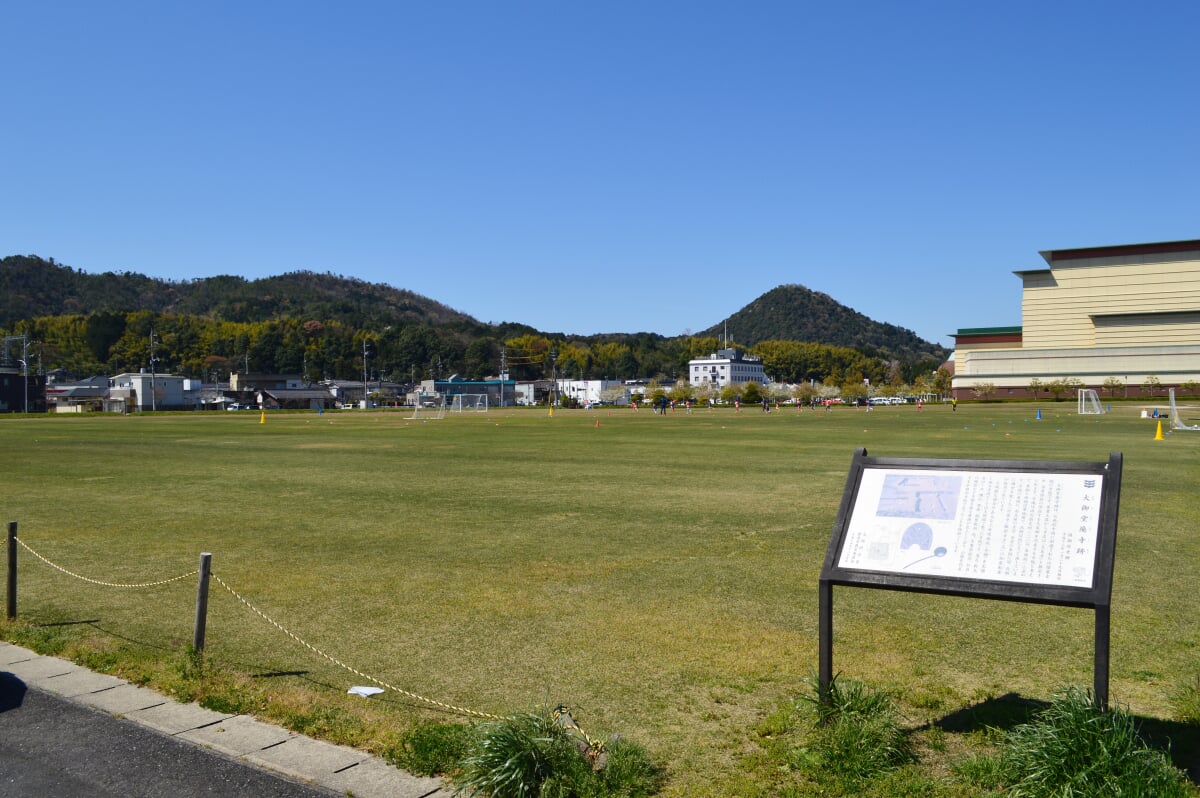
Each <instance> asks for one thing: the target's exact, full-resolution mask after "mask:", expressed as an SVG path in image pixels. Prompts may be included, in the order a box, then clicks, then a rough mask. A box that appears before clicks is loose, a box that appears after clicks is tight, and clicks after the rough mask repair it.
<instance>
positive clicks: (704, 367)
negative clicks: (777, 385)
mask: <svg viewBox="0 0 1200 798" xmlns="http://www.w3.org/2000/svg"><path fill="white" fill-rule="evenodd" d="M766 381H767V374H766V372H765V371H763V364H762V358H760V357H755V356H754V355H747V354H746V353H745V352H739V351H738V350H737V349H718V350H717V351H716V352H714V353H713V354H711V355H709V356H708V357H698V358H693V359H692V360H689V361H688V382H690V383H691V384H692V385H715V386H716V387H718V388H724V387H725V386H726V385H729V384H730V383H733V384H737V383H743V382H757V383H759V384H760V385H762V384H765V383H766Z"/></svg>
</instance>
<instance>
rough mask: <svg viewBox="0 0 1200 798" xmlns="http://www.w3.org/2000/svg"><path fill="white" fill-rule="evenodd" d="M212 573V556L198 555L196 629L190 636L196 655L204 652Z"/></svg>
mask: <svg viewBox="0 0 1200 798" xmlns="http://www.w3.org/2000/svg"><path fill="white" fill-rule="evenodd" d="M211 573H212V554H210V553H209V552H201V554H200V580H199V582H198V583H197V585H196V628H195V632H194V633H193V635H192V648H193V649H195V651H196V653H197V654H201V653H203V652H204V626H205V622H206V619H207V617H208V577H209V575H210V574H211Z"/></svg>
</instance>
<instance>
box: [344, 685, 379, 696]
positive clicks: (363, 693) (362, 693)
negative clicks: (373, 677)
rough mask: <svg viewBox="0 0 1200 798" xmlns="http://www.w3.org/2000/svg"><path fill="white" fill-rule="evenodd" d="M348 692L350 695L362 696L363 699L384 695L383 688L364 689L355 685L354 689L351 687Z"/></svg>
mask: <svg viewBox="0 0 1200 798" xmlns="http://www.w3.org/2000/svg"><path fill="white" fill-rule="evenodd" d="M346 692H347V693H349V694H350V695H360V696H362V697H363V698H370V697H371V696H373V695H378V694H379V693H382V692H383V688H382V687H363V686H361V685H355V686H354V687H351V688H350V689H349V690H347V691H346Z"/></svg>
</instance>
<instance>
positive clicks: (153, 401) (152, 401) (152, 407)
mask: <svg viewBox="0 0 1200 798" xmlns="http://www.w3.org/2000/svg"><path fill="white" fill-rule="evenodd" d="M143 404H145V403H144V402H143ZM150 410H151V411H154V410H158V401H157V400H156V399H155V397H154V328H153V327H151V328H150Z"/></svg>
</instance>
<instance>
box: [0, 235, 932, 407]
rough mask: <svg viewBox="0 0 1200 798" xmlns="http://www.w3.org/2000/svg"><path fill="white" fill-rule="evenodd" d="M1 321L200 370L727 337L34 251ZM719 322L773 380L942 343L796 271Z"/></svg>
mask: <svg viewBox="0 0 1200 798" xmlns="http://www.w3.org/2000/svg"><path fill="white" fill-rule="evenodd" d="M721 329H723V328H721ZM0 332H3V334H4V335H6V336H7V335H24V336H26V337H27V338H28V340H30V341H31V342H34V344H35V345H34V348H33V349H32V352H33V353H35V354H36V357H37V359H38V361H37V362H38V363H39V364H40V366H39V368H40V369H42V370H45V371H52V370H59V371H62V372H64V373H65V374H66V375H68V376H77V377H82V376H90V375H92V374H100V373H107V374H115V373H119V372H121V371H137V370H138V369H142V368H151V367H153V368H155V369H158V370H161V371H169V372H173V373H179V374H183V375H186V376H191V377H200V378H204V379H209V380H211V379H225V378H228V375H229V373H230V372H232V371H251V372H268V373H291V374H302V375H305V376H306V377H307V378H310V379H313V380H319V379H323V378H336V379H359V378H362V377H363V376H364V375H366V376H367V377H368V378H370V379H373V380H374V379H388V380H395V381H398V382H408V381H411V380H419V379H428V378H443V377H448V376H450V375H452V374H459V375H460V376H462V377H464V378H468V379H484V378H487V377H492V376H495V375H497V374H499V373H500V371H501V366H502V365H503V366H504V368H506V369H507V371H508V373H509V374H510V375H511V376H512V377H513V378H515V379H534V378H542V377H548V376H550V375H551V374H555V373H556V374H558V375H559V376H565V377H572V378H586V379H596V378H609V379H630V378H635V377H655V378H659V379H661V380H670V381H672V382H673V381H674V380H676V379H679V378H685V377H686V376H687V362H688V360H689V359H690V358H692V357H696V356H700V355H707V354H709V353H711V352H714V351H716V349H718V348H719V347H720V346H721V344H722V343H725V341H723V340H722V339H720V338H719V337H718V335H717V333H718V328H717V327H714V328H712V329H711V330H710V331H708V332H709V334H707V335H704V334H702V335H698V336H690V335H689V336H682V337H676V338H665V337H663V336H661V335H656V334H653V333H645V332H642V333H620V334H609V335H596V336H572V335H563V334H561V333H544V332H539V331H537V330H536V329H534V328H532V327H529V326H528V325H524V324H519V323H513V322H505V323H502V324H485V323H483V322H480V321H478V320H476V319H474V318H472V317H470V316H468V315H466V314H464V313H460V312H458V311H455V310H453V309H451V308H449V307H446V306H445V305H442V304H441V303H438V302H436V301H434V300H432V299H428V298H426V297H423V296H420V295H418V294H414V293H413V292H411V291H405V290H402V289H397V288H393V287H391V286H387V285H381V284H373V283H367V282H364V281H362V280H356V279H349V278H345V277H340V276H337V275H333V274H315V273H312V272H293V273H290V274H284V275H282V276H278V277H269V278H264V279H259V280H246V279H244V278H241V277H234V276H220V277H209V278H201V279H196V280H190V281H184V282H174V281H164V280H158V279H154V278H150V277H147V276H145V275H141V274H133V273H121V274H114V273H106V274H87V273H84V272H81V271H78V270H76V269H73V268H70V267H68V266H62V265H60V264H57V263H55V262H54V261H52V260H43V259H41V258H37V257H33V256H10V257H6V258H3V259H0ZM729 332H730V333H731V339H730V340H729V341H728V343H729V345H731V346H737V347H740V348H743V349H750V350H751V351H752V352H754V353H756V354H758V355H759V356H760V357H762V358H763V365H764V367H765V368H766V371H767V374H768V376H770V377H772V378H773V379H775V380H778V381H784V382H796V381H801V380H803V381H808V380H817V381H825V382H829V383H830V384H839V385H840V384H842V383H843V382H844V383H846V384H853V383H855V382H856V381H857V383H859V384H861V383H862V380H863V379H870V380H872V383H873V384H877V383H879V382H881V381H897V380H904V381H910V380H911V379H913V378H914V377H915V376H918V375H924V376H927V375H929V374H930V373H931V372H932V370H933V369H936V368H937V367H938V366H939V365H941V363H942V361H943V360H944V359H945V355H946V351H945V350H944V349H942V348H941V347H937V346H934V345H933V344H930V343H928V342H925V341H921V340H920V339H918V338H917V337H916V336H915V335H913V334H912V333H911V332H909V331H907V330H902V329H901V328H898V327H895V326H894V325H890V324H880V323H878V322H874V321H871V320H870V319H868V318H866V317H865V316H863V315H862V314H858V313H855V312H854V311H852V310H850V309H849V308H846V307H844V306H842V305H839V304H838V303H836V302H834V301H833V300H832V299H830V298H829V297H827V296H825V295H824V294H816V293H815V292H812V291H809V290H808V289H806V288H803V287H802V286H782V287H780V288H777V289H775V290H774V291H771V292H769V293H767V294H765V295H764V296H763V297H761V298H760V299H759V300H756V302H754V303H752V304H751V305H748V306H747V307H746V308H743V309H742V310H741V311H739V312H738V313H737V314H735V315H734V316H733V317H731V318H730V320H729ZM4 357H6V358H7V357H8V353H4Z"/></svg>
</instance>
